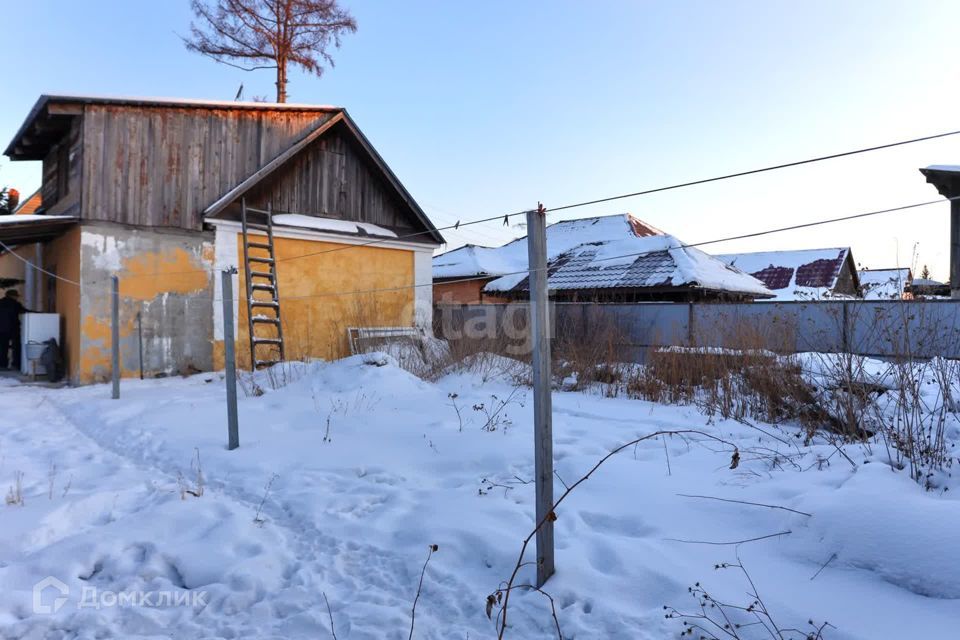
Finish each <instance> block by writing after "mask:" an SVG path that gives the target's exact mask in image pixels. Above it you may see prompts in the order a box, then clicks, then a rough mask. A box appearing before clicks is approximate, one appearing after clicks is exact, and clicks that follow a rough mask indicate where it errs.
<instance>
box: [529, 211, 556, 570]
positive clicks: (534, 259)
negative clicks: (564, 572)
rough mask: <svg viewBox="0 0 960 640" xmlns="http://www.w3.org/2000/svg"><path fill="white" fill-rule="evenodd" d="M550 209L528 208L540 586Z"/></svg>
mask: <svg viewBox="0 0 960 640" xmlns="http://www.w3.org/2000/svg"><path fill="white" fill-rule="evenodd" d="M546 219H547V210H546V209H545V208H544V206H543V205H542V204H540V203H538V204H537V209H536V210H535V211H528V212H527V254H528V256H529V264H530V273H529V276H528V282H529V283H530V338H531V343H532V345H533V437H534V456H533V459H534V466H535V470H534V477H535V481H536V499H537V509H536V519H537V520H536V521H537V524H538V525H540V528H539V529H538V530H537V587H542V586H543V584H544V583H545V582H546V581H547V579H548V578H549V577H550V576H552V575H553V572H554V557H553V521H554V516H553V513H552V512H553V404H552V398H551V375H550V326H549V315H548V309H547V303H548V299H547V220H546Z"/></svg>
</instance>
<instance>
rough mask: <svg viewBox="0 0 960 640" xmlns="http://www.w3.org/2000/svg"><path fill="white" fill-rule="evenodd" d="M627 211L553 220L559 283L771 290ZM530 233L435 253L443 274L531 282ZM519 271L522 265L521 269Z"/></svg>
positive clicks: (506, 283)
mask: <svg viewBox="0 0 960 640" xmlns="http://www.w3.org/2000/svg"><path fill="white" fill-rule="evenodd" d="M682 244H683V243H682V242H681V241H680V240H678V239H677V238H675V237H674V236H671V235H669V234H666V233H664V232H662V231H660V230H659V229H656V228H655V227H652V226H650V225H648V224H646V223H645V222H643V221H642V220H640V219H639V218H636V217H635V216H633V215H631V214H629V213H627V214H617V215H612V216H601V217H595V218H583V219H578V220H565V221H563V222H557V223H555V224H552V225H550V226H548V227H547V261H548V268H549V277H548V280H547V286H548V287H549V288H550V289H551V290H555V291H562V290H583V289H637V288H650V287H658V288H675V287H693V288H700V289H711V290H718V291H728V292H731V293H738V294H743V295H749V296H757V297H769V296H770V295H771V293H770V292H769V291H768V290H767V289H766V288H765V287H764V286H763V284H762V283H760V282H759V281H757V280H756V279H754V278H752V277H750V276H748V275H746V274H744V273H742V272H741V271H739V270H737V269H734V268H730V267H729V266H728V265H726V264H724V263H723V262H720V261H719V260H716V259H714V258H713V257H711V256H709V255H707V254H706V253H704V252H702V251H700V250H699V249H695V248H692V247H688V248H683V247H682ZM527 264H528V262H527V241H526V238H518V239H517V240H514V241H513V242H510V243H508V244H506V245H504V246H502V247H497V248H490V247H477V246H471V247H462V248H461V249H457V250H456V251H451V252H449V253H446V254H442V255H439V256H437V257H436V258H434V277H435V278H456V277H470V276H475V275H490V276H497V275H501V276H502V277H500V278H497V279H495V280H493V281H491V282H489V283H488V284H487V285H486V287H484V291H487V292H507V291H514V292H522V291H527V290H528V279H527V274H526V269H527ZM517 272H519V273H517Z"/></svg>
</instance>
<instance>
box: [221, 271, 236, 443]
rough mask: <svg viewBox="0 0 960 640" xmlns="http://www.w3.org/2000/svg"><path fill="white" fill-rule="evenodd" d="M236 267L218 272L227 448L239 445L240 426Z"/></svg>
mask: <svg viewBox="0 0 960 640" xmlns="http://www.w3.org/2000/svg"><path fill="white" fill-rule="evenodd" d="M236 272H237V270H236V269H234V268H230V269H224V270H223V272H222V273H221V274H220V283H221V287H220V297H221V298H222V299H223V361H224V367H225V368H226V384H227V449H230V450H231V451H232V450H233V449H236V448H237V447H239V446H240V426H239V424H238V421H237V356H236V353H235V348H236V344H235V343H234V337H233V274H235V273H236Z"/></svg>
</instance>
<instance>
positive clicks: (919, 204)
mask: <svg viewBox="0 0 960 640" xmlns="http://www.w3.org/2000/svg"><path fill="white" fill-rule="evenodd" d="M958 199H960V196H955V197H952V198H941V199H938V200H928V201H926V202H917V203H913V204H906V205H901V206H898V207H889V208H887V209H877V210H874V211H867V212H864V213H855V214H851V215H847V216H838V217H835V218H827V219H824V220H816V221H813V222H804V223H801V224H795V225H789V226H785V227H777V228H774V229H766V230H764V231H754V232H751V233H745V234H740V235H735V236H727V237H724V238H715V239H712V240H702V241H700V242H689V243H680V244H678V245H676V246H671V247H665V248H657V249H650V250H647V251H638V252H635V253H624V254H620V255H615V256H607V257H604V258H597V259H595V260H593V262H605V261H609V260H619V259H622V258H630V257H640V256H644V255H649V254H651V253H659V252H661V251H668V250H670V249H688V248H695V247H702V246H706V245H710V244H717V243H720V242H729V241H732V240H742V239H745V238H756V237H759V236H765V235H770V234H774V233H782V232H785V231H794V230H797V229H805V228H809V227H816V226H821V225H825V224H833V223H835V222H844V221H847V220H856V219H859V218H867V217H871V216H878V215H881V214H885V213H896V212H900V211H907V210H911V209H917V208H919V207H926V206H930V205H933V204H938V203H941V202H944V201H952V200H958ZM0 246H4V245H3V243H2V242H0ZM18 257H19V256H18ZM20 259H21V260H24V259H23V258H20ZM548 268H549V266H548ZM534 271H537V269H529V268H528V269H519V270H517V271H509V272H506V273H500V274H496V275H493V276H491V275H479V276H468V277H463V278H456V279H451V280H445V281H444V284H459V283H462V282H475V281H477V280H495V279H497V278H503V277H506V276H513V275H520V274H530V273H532V272H534ZM45 273H49V272H45ZM54 277H56V276H55V275H54ZM68 282H72V281H68ZM75 284H76V283H75ZM432 286H433V282H432V281H431V282H429V283H424V284H412V285H401V286H397V287H385V288H378V289H359V290H353V291H328V292H324V293H316V294H311V295H304V296H283V297H282V298H281V301H284V300H287V301H289V300H306V299H312V298H328V297H334V296H345V295H361V294H373V293H392V292H398V291H407V290H410V289H419V288H422V287H432ZM189 297H191V298H192V299H201V300H210V301H212V302H222V301H223V299H222V298H212V297H206V296H189ZM238 299H239V298H238Z"/></svg>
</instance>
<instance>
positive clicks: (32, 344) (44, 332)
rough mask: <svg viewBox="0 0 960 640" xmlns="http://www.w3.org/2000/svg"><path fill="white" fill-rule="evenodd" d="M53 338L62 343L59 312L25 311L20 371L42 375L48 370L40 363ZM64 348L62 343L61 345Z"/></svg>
mask: <svg viewBox="0 0 960 640" xmlns="http://www.w3.org/2000/svg"><path fill="white" fill-rule="evenodd" d="M50 338H53V339H55V340H56V341H57V344H58V345H60V314H59V313H25V314H23V317H22V319H21V324H20V373H22V374H24V375H30V374H33V373H36V374H37V375H42V374H45V373H46V372H47V370H46V369H45V368H44V367H43V365H42V364H40V356H41V354H43V350H44V349H45V348H46V345H44V344H43V343H44V342H46V341H47V340H49V339H50ZM61 348H62V345H61Z"/></svg>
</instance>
